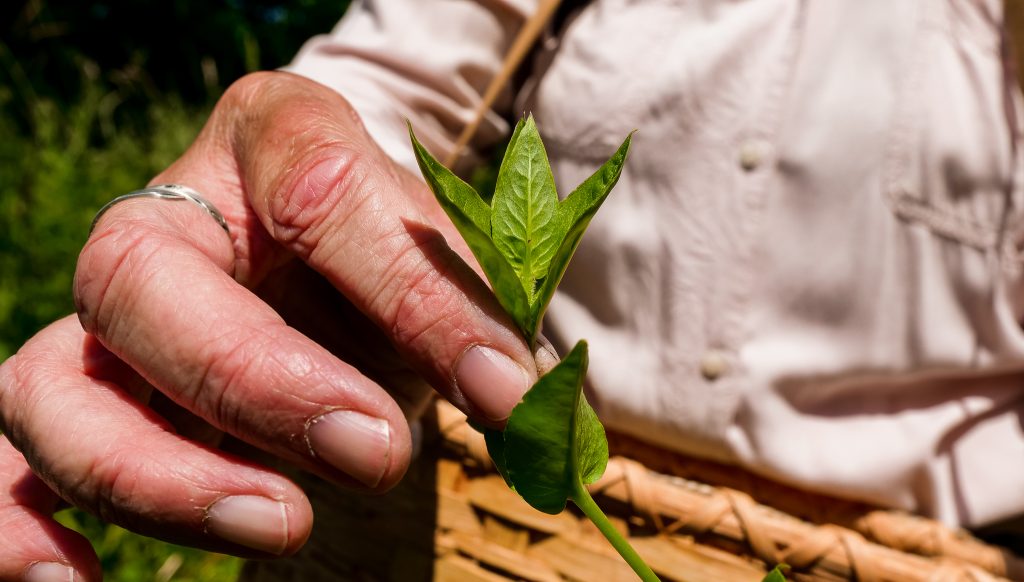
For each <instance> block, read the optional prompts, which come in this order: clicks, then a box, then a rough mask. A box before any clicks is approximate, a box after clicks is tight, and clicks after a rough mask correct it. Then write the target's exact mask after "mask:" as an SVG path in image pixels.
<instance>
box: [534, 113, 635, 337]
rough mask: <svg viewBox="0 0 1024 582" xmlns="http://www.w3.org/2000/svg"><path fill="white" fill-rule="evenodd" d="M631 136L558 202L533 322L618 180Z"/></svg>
mask: <svg viewBox="0 0 1024 582" xmlns="http://www.w3.org/2000/svg"><path fill="white" fill-rule="evenodd" d="M632 138H633V134H632V133H631V134H629V135H628V136H626V141H624V142H622V145H621V146H619V149H618V151H616V152H615V154H614V155H613V156H612V157H611V158H610V159H609V160H608V161H607V162H605V163H604V165H602V166H601V167H600V168H598V170H597V171H596V172H594V173H593V174H592V175H591V176H590V177H589V178H587V179H586V180H584V181H583V183H582V184H580V185H579V186H577V187H576V189H575V190H573V191H572V194H569V196H567V197H566V199H565V200H563V201H561V202H560V203H559V204H558V210H557V215H556V223H557V224H558V225H559V227H560V228H562V232H561V233H559V241H560V242H559V246H558V250H557V251H556V252H555V254H554V257H552V259H551V263H550V264H549V267H548V272H547V276H546V277H545V278H544V280H543V282H542V283H541V286H540V288H539V289H538V290H537V293H536V295H534V296H533V297H532V299H531V304H530V316H531V318H533V320H535V321H536V322H538V323H539V322H540V320H541V319H542V318H543V317H544V311H545V310H546V309H547V305H548V303H549V302H550V301H551V297H552V296H553V295H554V294H555V288H556V287H558V283H559V282H560V281H561V280H562V275H564V274H565V269H566V267H568V266H569V260H570V259H572V255H573V253H575V252H576V247H578V246H579V244H580V239H582V238H583V232H584V231H585V230H586V229H587V226H588V225H589V224H590V219H592V218H593V217H594V214H596V213H597V209H598V208H600V207H601V204H602V203H603V202H604V201H605V199H606V198H607V197H608V194H609V193H610V192H611V191H612V188H613V187H614V186H615V184H616V183H617V182H618V181H619V176H620V175H622V165H623V164H624V163H625V162H626V154H627V153H628V152H629V144H630V141H631V140H632Z"/></svg>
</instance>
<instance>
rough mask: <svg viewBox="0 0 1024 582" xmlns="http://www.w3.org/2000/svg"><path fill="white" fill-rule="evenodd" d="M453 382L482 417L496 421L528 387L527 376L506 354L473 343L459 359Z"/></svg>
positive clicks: (509, 412) (514, 404) (505, 413)
mask: <svg viewBox="0 0 1024 582" xmlns="http://www.w3.org/2000/svg"><path fill="white" fill-rule="evenodd" d="M455 383H456V385H458V388H459V390H461V391H462V393H463V394H464V395H465V396H466V398H468V399H469V400H470V401H471V402H472V403H473V404H474V405H475V406H476V408H477V409H478V410H479V411H480V413H481V414H483V415H484V417H486V418H487V419H488V420H493V421H495V422H499V421H502V420H505V419H506V418H508V415H509V414H511V413H512V409H513V408H515V406H516V404H518V403H519V401H520V400H521V399H522V397H523V394H525V393H526V391H527V390H528V389H529V388H530V375H529V374H528V373H527V372H526V370H525V369H524V368H523V367H522V366H520V365H519V364H517V363H515V362H514V361H512V358H509V357H508V356H506V355H505V354H503V353H501V352H499V351H497V350H494V349H492V348H488V347H484V346H473V347H471V348H469V349H468V350H466V352H465V353H464V354H462V358H460V359H459V363H458V366H457V367H456V369H455Z"/></svg>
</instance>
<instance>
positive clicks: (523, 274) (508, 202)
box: [409, 117, 658, 582]
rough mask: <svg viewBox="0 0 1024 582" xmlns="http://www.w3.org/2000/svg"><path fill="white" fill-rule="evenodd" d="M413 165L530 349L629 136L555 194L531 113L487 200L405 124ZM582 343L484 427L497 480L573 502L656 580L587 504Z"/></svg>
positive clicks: (593, 418)
mask: <svg viewBox="0 0 1024 582" xmlns="http://www.w3.org/2000/svg"><path fill="white" fill-rule="evenodd" d="M409 135H410V138H411V139H412V145H413V149H414V151H415V153H416V160H417V162H418V163H419V166H420V170H421V171H422V172H423V176H424V178H425V179H426V181H427V184H428V185H429V186H430V188H431V190H433V192H434V195H435V196H436V197H437V200H438V202H439V203H440V204H441V207H442V208H444V210H445V212H447V214H448V216H449V217H450V218H451V220H452V222H453V223H454V224H455V227H456V228H457V229H458V230H459V233H460V234H462V237H463V238H464V239H465V240H466V243H467V244H468V245H469V248H470V250H471V251H472V252H473V255H474V256H475V257H476V259H477V261H479V262H480V266H481V267H482V268H483V271H484V274H485V275H486V276H487V278H488V280H489V281H490V282H491V287H492V288H493V289H494V293H495V295H496V296H497V298H498V301H499V303H501V305H502V307H504V308H505V310H506V311H507V312H508V313H509V315H511V316H512V319H513V320H514V321H515V322H516V325H518V326H519V329H520V330H521V331H522V332H523V335H524V337H526V339H527V341H528V342H529V344H530V345H531V347H533V346H534V345H535V343H536V339H537V331H538V329H539V327H540V321H541V319H542V318H543V317H544V311H545V310H546V309H547V306H548V303H549V302H550V301H551V297H552V295H554V292H555V287H557V286H558V283H559V281H560V280H561V278H562V275H563V274H564V273H565V268H566V266H568V264H569V259H570V258H571V257H572V255H573V253H574V252H575V251H576V247H577V246H578V245H579V242H580V239H581V238H582V237H583V231H584V230H586V228H587V225H588V224H589V223H590V219H591V218H593V217H594V214H595V213H596V212H597V209H598V208H599V207H600V206H601V203H602V202H604V200H605V198H607V197H608V193H609V192H611V189H612V187H613V186H614V185H615V183H616V182H617V181H618V179H619V175H620V174H621V172H622V164H623V163H624V162H625V159H626V152H627V151H628V150H629V143H630V138H631V137H632V134H630V136H628V137H626V140H625V142H623V144H622V146H621V147H620V148H619V149H618V151H617V152H615V154H614V155H613V156H612V158H611V159H609V160H608V161H607V162H606V163H605V164H604V165H603V166H601V168H600V169H598V171H597V172H595V173H594V175H592V176H591V177H590V178H588V179H587V180H585V181H584V182H583V183H582V184H580V186H579V187H577V188H576V189H575V190H574V191H573V192H572V193H571V194H569V196H567V197H566V198H565V200H561V201H560V200H559V199H558V194H557V192H556V191H555V180H554V177H553V176H552V174H551V166H550V165H549V163H548V157H547V153H546V152H545V150H544V144H543V142H542V141H541V139H540V134H539V132H538V131H537V126H536V124H535V123H534V121H533V117H527V118H526V119H525V120H523V121H520V122H519V123H518V124H517V125H516V128H515V131H514V132H513V133H512V138H511V140H510V142H509V145H508V148H507V149H506V150H505V156H504V158H503V159H502V162H501V167H500V168H499V170H498V180H497V184H496V186H495V192H494V196H493V197H492V199H491V203H490V204H487V202H485V201H484V199H483V198H482V197H481V196H480V195H479V194H478V193H477V192H476V190H474V189H473V187H472V186H470V185H469V184H467V183H465V182H464V181H462V180H461V179H459V178H458V177H457V176H456V175H455V174H453V173H452V172H450V171H449V170H448V169H447V168H445V167H444V165H443V164H441V163H440V162H438V161H437V160H436V159H434V157H433V156H431V155H430V153H429V152H427V151H426V149H425V148H424V147H423V146H422V145H421V144H420V143H419V141H418V140H417V139H416V135H415V134H414V133H413V131H412V127H411V126H410V127H409ZM587 364H588V358H587V344H586V342H583V341H580V342H579V343H577V344H576V347H574V348H573V349H572V351H571V352H569V354H568V355H567V356H566V357H565V359H563V360H562V361H561V362H560V363H559V364H558V365H556V366H555V367H554V368H553V369H552V370H551V371H550V372H548V373H547V374H545V375H544V376H542V377H541V378H540V379H539V380H538V381H537V383H536V384H534V385H533V387H532V388H530V390H529V391H527V393H526V394H525V395H524V396H523V400H522V401H521V402H520V403H519V404H518V405H516V407H515V409H514V410H513V411H512V414H511V415H510V416H509V419H508V423H507V424H506V426H505V430H504V431H497V430H491V429H485V430H484V438H485V439H486V441H487V450H488V452H489V453H490V455H491V458H492V459H493V460H494V464H495V466H497V468H498V471H499V472H500V473H501V475H502V476H503V477H504V478H505V482H506V483H507V484H508V485H509V487H511V488H512V489H513V490H514V491H516V492H517V493H519V495H521V496H522V497H523V499H525V500H526V502H527V503H529V504H530V505H531V506H533V507H534V508H535V509H537V510H539V511H543V512H544V513H550V514H557V513H560V512H561V511H562V510H564V509H565V505H566V502H567V501H568V500H570V499H571V500H572V501H573V502H574V503H575V504H576V505H577V506H578V507H579V508H580V509H581V510H582V511H583V513H584V514H585V515H586V516H587V517H588V518H590V520H591V521H593V522H594V524H595V525H596V526H597V527H598V529H599V530H600V531H601V533H603V534H604V535H605V537H607V538H608V540H609V541H610V542H611V544H612V546H613V547H615V549H616V550H617V551H618V552H619V553H620V554H621V555H622V557H623V558H624V559H625V560H626V562H627V563H628V564H629V565H630V566H631V567H632V568H633V570H634V571H635V572H636V573H637V574H638V575H639V576H640V578H641V579H642V580H644V581H645V582H648V581H656V580H658V577H657V576H655V574H654V572H653V571H651V569H650V567H648V566H647V564H645V563H644V561H643V560H642V559H641V558H640V556H639V555H638V554H637V553H636V551H635V550H634V549H633V548H632V547H631V546H630V545H629V542H627V541H626V539H625V538H624V537H623V536H622V534H620V533H619V532H618V530H616V529H615V527H613V526H612V524H611V522H610V521H609V520H608V518H607V516H605V514H604V513H603V512H602V511H601V509H600V508H599V507H598V506H597V504H596V503H594V500H593V498H591V496H590V493H589V492H588V491H587V488H586V485H588V484H590V483H593V482H595V481H597V480H598V479H599V478H600V477H601V475H603V474H604V471H605V468H606V467H607V466H608V440H607V438H606V437H605V432H604V427H603V426H602V425H601V421H599V420H598V418H597V414H596V413H595V412H594V409H593V408H591V406H590V404H589V403H587V399H586V398H585V397H584V396H583V380H584V378H585V377H586V373H587Z"/></svg>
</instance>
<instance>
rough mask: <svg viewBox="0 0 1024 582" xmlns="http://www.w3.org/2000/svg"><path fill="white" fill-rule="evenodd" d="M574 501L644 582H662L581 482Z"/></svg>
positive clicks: (573, 497)
mask: <svg viewBox="0 0 1024 582" xmlns="http://www.w3.org/2000/svg"><path fill="white" fill-rule="evenodd" d="M572 500H573V502H575V503H576V506H577V507H579V508H580V509H581V510H582V511H583V513H584V515H586V516H587V517H588V518H590V521H592V522H594V525H596V526H597V529H599V530H601V533H602V534H604V537H606V538H608V541H609V542H611V544H612V547H614V548H615V551H617V552H618V553H619V555H620V556H622V559H624V560H626V563H627V564H629V567H630V568H633V571H634V572H636V575H637V576H639V577H640V579H641V580H643V582H661V581H660V580H659V579H658V576H657V575H655V573H654V571H652V570H651V567H650V566H648V565H647V563H646V562H644V560H643V558H641V557H640V554H638V553H636V550H634V549H633V546H631V545H629V542H627V541H626V538H624V537H622V534H620V533H619V530H617V529H615V526H614V525H612V522H611V521H609V519H608V516H606V515H605V514H604V512H603V511H601V508H600V507H598V506H597V503H595V502H594V498H593V497H591V496H590V492H589V491H587V488H586V487H584V486H583V484H582V483H580V482H579V480H577V481H576V487H575V488H574V491H573V494H572Z"/></svg>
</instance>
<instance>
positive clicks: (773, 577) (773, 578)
mask: <svg viewBox="0 0 1024 582" xmlns="http://www.w3.org/2000/svg"><path fill="white" fill-rule="evenodd" d="M784 567H786V566H785V565H779V566H775V567H774V568H772V571H771V572H768V575H767V576H765V577H764V578H763V579H762V580H761V582H786V577H785V576H783V575H782V569H783V568H784Z"/></svg>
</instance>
